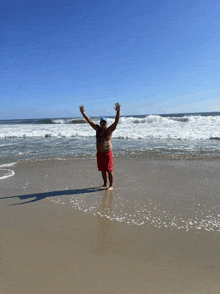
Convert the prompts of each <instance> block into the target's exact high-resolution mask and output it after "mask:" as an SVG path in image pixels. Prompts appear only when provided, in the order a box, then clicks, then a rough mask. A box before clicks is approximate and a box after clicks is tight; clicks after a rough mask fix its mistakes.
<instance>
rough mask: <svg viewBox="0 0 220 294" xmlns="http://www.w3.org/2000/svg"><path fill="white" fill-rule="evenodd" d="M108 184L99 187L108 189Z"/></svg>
mask: <svg viewBox="0 0 220 294" xmlns="http://www.w3.org/2000/svg"><path fill="white" fill-rule="evenodd" d="M107 188H108V186H107V185H102V186H101V187H99V189H107Z"/></svg>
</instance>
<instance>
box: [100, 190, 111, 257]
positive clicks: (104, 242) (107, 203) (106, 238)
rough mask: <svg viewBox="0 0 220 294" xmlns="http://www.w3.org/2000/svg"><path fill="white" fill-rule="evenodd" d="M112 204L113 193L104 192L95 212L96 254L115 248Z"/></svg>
mask: <svg viewBox="0 0 220 294" xmlns="http://www.w3.org/2000/svg"><path fill="white" fill-rule="evenodd" d="M113 204H114V197H113V191H108V190H106V191H105V192H104V196H103V198H102V202H101V204H100V206H99V210H98V212H97V216H98V226H99V233H98V238H97V239H98V242H97V249H96V253H99V252H108V251H110V250H111V249H112V248H114V247H115V239H114V219H113V214H114V211H113Z"/></svg>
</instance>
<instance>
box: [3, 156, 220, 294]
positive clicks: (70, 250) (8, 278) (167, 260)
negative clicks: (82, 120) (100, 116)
mask: <svg viewBox="0 0 220 294" xmlns="http://www.w3.org/2000/svg"><path fill="white" fill-rule="evenodd" d="M218 166H219V161H210V160H208V161H207V160H199V161H192V160H178V161H176V160H166V161H164V160H155V159H151V158H150V159H148V160H147V159H146V158H145V157H140V156H139V157H138V156H133V157H132V156H131V157H130V158H126V157H125V156H118V157H116V158H115V160H114V173H115V185H114V187H115V189H114V190H113V191H108V192H107V191H102V190H101V191H100V190H99V191H97V190H95V189H92V188H95V187H98V186H100V183H102V181H101V176H100V173H99V172H98V171H97V167H96V160H95V158H93V159H91V158H90V159H88V158H87V159H82V158H78V159H76V158H75V159H72V160H71V159H69V158H66V160H47V161H43V160H41V161H34V162H33V161H26V162H19V163H17V164H15V165H14V166H13V170H14V171H15V175H14V176H13V177H10V178H7V179H4V180H2V181H1V182H0V184H1V192H2V193H1V197H0V200H1V206H0V212H1V231H2V241H1V248H2V250H1V252H2V254H1V255H2V256H1V260H2V272H1V273H2V282H1V285H2V286H1V288H2V293H3V294H4V293H7V294H11V293H17V294H20V293H22V294H25V293H33V294H35V293H36V294H37V293H61V292H65V293H77V294H78V293H79V294H81V293H82V294H84V293H88V292H89V293H103V292H104V293H129V294H130V293H131V294H132V293H146V289H147V293H202V291H203V292H204V291H205V290H206V291H207V292H208V293H218V291H219V286H220V281H219V271H220V262H219V253H220V249H219V232H218V231H217V230H218V225H219V224H218V220H219V219H218V215H216V214H217V212H218V211H219V205H220V203H219V199H218V196H219V193H218V191H219V183H218V182H219V180H218V179H219V176H220V175H219V173H220V172H219V171H218ZM192 196H193V198H194V199H192ZM207 197H208V198H207ZM150 200H151V201H150ZM199 204H200V205H199ZM144 205H146V207H144ZM155 207H156V209H155ZM164 209H165V210H164ZM163 211H165V213H163ZM208 213H209V216H210V217H209V218H205V216H208ZM126 214H127V218H125V219H123V220H122V217H125V216H126ZM129 214H131V216H132V217H130V220H129V217H128V216H129ZM134 215H136V216H135V217H134ZM150 215H151V216H150ZM162 215H164V217H166V218H167V219H168V218H169V217H170V216H172V218H171V220H172V221H174V219H175V218H174V217H176V218H179V221H180V222H181V223H182V220H184V222H185V223H184V222H183V223H184V226H185V227H184V229H177V228H175V226H171V222H170V223H169V221H167V225H168V224H169V225H168V226H167V227H165V226H162V224H163V222H164V220H161V222H159V218H160V219H161V216H162ZM144 216H145V217H147V218H149V219H150V221H149V220H147V219H146V218H143V217H144ZM180 216H181V218H182V219H180ZM186 217H187V218H186ZM196 218H197V219H196ZM190 219H192V220H193V225H191V228H189V230H188V231H187V230H186V220H188V226H189V221H190ZM132 220H133V222H132ZM142 220H144V221H145V223H144V225H138V224H139V223H141V222H142ZM192 220H191V221H192ZM202 220H203V222H202ZM138 221H139V223H138ZM194 221H197V222H198V223H197V224H196V223H194ZM135 223H136V224H135ZM201 224H204V225H206V224H209V227H208V228H209V229H210V228H212V229H213V230H214V231H212V230H209V231H207V230H205V227H203V228H202V229H198V228H197V229H196V227H198V226H201ZM160 225H161V227H159V226H160ZM216 225H217V227H216ZM206 228H207V227H206ZM216 228H217V229H216Z"/></svg>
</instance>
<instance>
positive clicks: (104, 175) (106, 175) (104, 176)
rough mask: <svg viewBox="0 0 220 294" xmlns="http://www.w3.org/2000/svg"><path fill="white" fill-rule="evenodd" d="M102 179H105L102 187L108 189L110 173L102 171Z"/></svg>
mask: <svg viewBox="0 0 220 294" xmlns="http://www.w3.org/2000/svg"><path fill="white" fill-rule="evenodd" d="M102 178H103V181H104V185H103V186H102V187H106V188H107V181H108V173H107V172H104V171H102Z"/></svg>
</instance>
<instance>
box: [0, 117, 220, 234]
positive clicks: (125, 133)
mask: <svg viewBox="0 0 220 294" xmlns="http://www.w3.org/2000/svg"><path fill="white" fill-rule="evenodd" d="M93 121H94V122H95V123H97V124H98V123H99V118H98V117H95V118H93ZM113 122H114V117H109V118H108V123H109V125H110V124H111V123H113ZM112 143H113V146H114V156H118V155H120V154H136V155H139V154H140V155H142V156H143V155H144V154H147V155H149V154H150V155H152V156H154V155H155V156H164V157H165V158H169V157H170V158H172V157H173V158H180V159H181V158H186V157H189V158H191V157H193V158H196V157H200V156H202V157H203V158H204V157H205V158H210V157H212V156H214V157H216V156H217V157H218V158H220V113H219V112H218V113H196V114H173V115H145V116H144V115H142V116H126V117H121V118H120V121H119V124H118V126H117V129H116V130H115V132H114V133H113V137H112ZM0 150H1V152H0V180H3V181H4V179H6V178H8V177H11V176H13V175H14V171H13V164H14V163H16V162H18V161H22V160H38V159H48V158H57V159H58V158H61V159H62V158H65V157H78V156H80V157H88V156H89V157H90V156H91V157H94V156H95V154H96V139H95V131H94V130H93V129H92V128H91V127H90V125H89V124H88V123H87V122H86V121H85V120H84V119H83V118H65V119H63V118H62V119H33V120H4V121H0ZM214 185H217V184H216V183H215V184H214ZM118 191H119V192H120V189H119V190H118ZM116 192H117V191H116ZM144 193H146V190H145V191H144ZM99 194H100V192H99V193H98V194H97V195H96V193H93V196H94V197H95V199H93V198H94V197H93V198H91V194H89V193H84V194H80V195H78V194H76V195H66V194H65V193H64V195H61V196H59V197H57V196H56V197H49V199H50V200H51V201H54V202H56V203H58V204H65V203H68V202H70V203H71V205H72V206H73V207H74V208H76V209H78V210H82V211H83V212H84V213H92V214H94V215H101V216H103V215H105V217H107V218H108V219H110V220H115V221H119V222H121V221H123V222H127V223H128V224H136V225H152V226H154V227H158V228H167V227H169V228H172V229H173V228H176V229H180V228H182V229H184V230H186V231H188V230H190V229H197V230H201V229H204V230H207V231H219V230H220V215H219V205H218V204H216V198H215V197H214V196H215V195H214V196H213V197H212V198H210V197H211V195H209V197H208V198H207V199H206V200H204V203H200V202H197V201H196V200H194V198H192V199H191V200H190V201H191V202H190V205H189V203H187V204H186V205H185V204H184V203H182V202H181V203H182V204H181V205H179V207H183V208H184V207H185V206H186V209H185V210H186V211H188V210H190V216H188V215H187V214H185V215H184V214H182V212H181V214H180V213H179V214H178V212H176V211H171V210H170V209H171V208H170V207H171V206H172V205H168V204H169V203H170V202H169V201H171V202H172V201H173V200H172V199H171V200H170V198H169V197H168V199H167V202H164V203H163V202H161V203H159V204H158V203H156V202H155V201H156V200H154V199H148V197H147V194H146V199H145V198H144V200H143V199H142V200H140V199H139V198H138V197H136V198H135V199H134V203H133V202H132V201H133V200H132V199H128V198H127V197H121V196H118V195H115V208H114V213H113V212H111V211H110V212H111V213H110V212H109V211H107V212H103V211H101V210H100V209H99V206H100V201H101V200H100V199H102V198H100V197H101V196H100V195H99ZM116 194H117V193H116ZM119 194H120V193H119ZM104 200H105V197H104V198H103V200H102V201H104ZM129 201H130V202H129ZM143 201H144V202H143ZM184 205H185V206H184ZM125 207H127V208H126V209H125ZM128 210H129V212H128ZM193 213H194V215H193ZM199 213H200V214H201V215H199Z"/></svg>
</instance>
